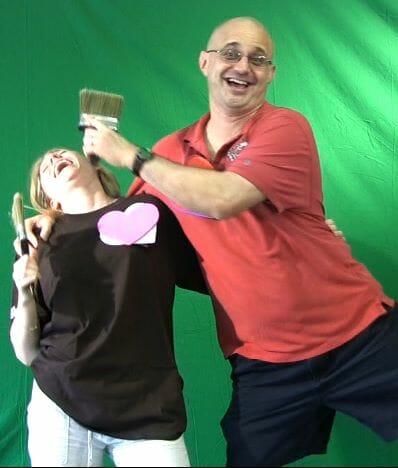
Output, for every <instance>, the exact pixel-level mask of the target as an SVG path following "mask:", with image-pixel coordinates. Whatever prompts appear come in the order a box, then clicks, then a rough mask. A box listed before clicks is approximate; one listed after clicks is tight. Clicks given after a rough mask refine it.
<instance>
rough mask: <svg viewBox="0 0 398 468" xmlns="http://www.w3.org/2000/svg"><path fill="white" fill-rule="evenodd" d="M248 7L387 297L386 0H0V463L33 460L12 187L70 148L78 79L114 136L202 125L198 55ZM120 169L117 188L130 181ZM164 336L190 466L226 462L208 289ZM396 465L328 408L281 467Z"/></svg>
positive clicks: (393, 126) (389, 14) (391, 95)
mask: <svg viewBox="0 0 398 468" xmlns="http://www.w3.org/2000/svg"><path fill="white" fill-rule="evenodd" d="M246 15H248V16H255V17H257V18H258V19H259V20H260V21H263V22H264V23H265V25H266V26H267V27H268V29H269V30H270V32H271V34H272V35H273V37H274V40H275V42H276V55H275V63H276V65H277V75H276V78H275V81H274V83H273V84H272V86H271V88H270V89H269V93H268V99H269V101H270V102H272V103H275V104H277V105H282V106H288V107H292V108H295V109H297V110H299V111H301V112H303V113H304V114H305V115H306V116H307V118H308V119H309V121H310V122H311V123H312V125H313V128H314V132H315V135H316V138H317V142H318V146H319V151H320V157H321V164H322V170H323V181H324V194H325V206H326V209H327V215H328V217H331V218H333V219H334V220H335V222H336V223H337V225H338V227H339V228H340V229H342V230H343V232H344V234H345V236H346V238H347V241H348V242H349V243H350V245H351V246H352V250H353V253H354V255H355V256H356V257H357V258H358V259H359V260H361V261H362V262H363V263H365V264H366V266H367V267H368V268H369V269H370V270H371V271H372V273H373V274H374V275H375V276H376V278H377V279H378V280H379V281H380V282H381V283H382V284H383V286H384V288H385V290H386V292H387V293H388V294H390V295H392V296H394V297H398V282H397V278H398V253H397V238H398V222H397V216H398V151H397V148H398V138H397V135H398V132H397V123H398V107H397V104H398V93H397V69H398V2H397V1H396V0H349V1H336V0H246V1H242V0H225V1H224V0H211V1H210V0H140V1H139V0H14V1H13V2H10V1H6V0H0V21H1V28H0V38H1V54H0V85H1V87H2V89H3V91H2V96H1V107H2V112H1V114H0V129H1V130H0V131H1V159H0V165H1V174H2V184H1V185H2V196H1V197H0V226H1V229H0V239H1V240H0V242H1V244H0V245H1V262H0V268H1V275H0V279H1V282H0V305H1V310H2V313H1V315H0V365H1V379H0V465H1V466H21V465H22V466H28V465H29V459H28V456H27V453H26V426H25V423H26V421H25V411H26V404H27V401H28V398H29V392H30V385H31V374H30V370H29V369H26V368H25V367H24V366H23V365H22V364H20V363H19V362H18V361H17V360H16V358H15V357H14V354H13V350H12V348H11V346H10V342H9V334H8V333H9V304H10V294H11V266H12V261H13V255H14V254H13V248H12V241H13V239H14V231H13V228H12V225H11V222H10V209H11V204H12V198H13V194H14V193H15V192H16V191H22V192H23V193H24V195H25V200H26V201H27V200H28V192H27V180H28V171H29V168H30V166H31V163H32V162H33V160H34V159H36V158H37V157H38V156H40V155H41V154H42V153H43V152H44V151H45V150H46V149H48V148H51V147H54V146H57V147H59V146H66V147H71V148H74V149H76V150H80V148H81V137H82V135H81V133H80V132H79V131H78V129H77V124H78V119H79V99H78V95H79V90H80V89H82V88H85V87H88V88H93V89H99V90H103V91H108V92H115V93H119V94H122V95H123V96H124V97H125V108H124V112H123V115H122V118H121V125H120V130H121V132H122V133H123V134H124V135H126V136H127V137H129V138H131V139H132V140H133V141H135V142H137V143H139V144H141V145H144V146H151V145H152V144H154V143H155V142H156V141H157V140H158V139H159V138H160V137H162V136H164V135H165V134H167V133H170V132H172V131H174V130H176V129H178V128H181V127H185V126H186V125H188V124H189V123H191V122H192V121H194V120H196V119H197V118H199V117H200V116H201V115H202V114H203V113H204V112H206V111H207V88H206V82H205V80H204V78H203V76H202V75H201V73H200V71H199V69H198V65H197V63H198V54H199V52H200V50H201V49H203V48H205V46H206V42H207V39H208V36H209V34H210V33H211V31H212V29H213V27H214V26H216V25H217V24H218V23H220V22H221V21H223V20H225V19H228V18H230V17H233V16H246ZM116 172H117V175H118V177H119V180H120V182H121V185H122V187H123V189H124V190H126V189H127V187H128V186H129V184H130V182H131V180H132V176H131V175H130V174H129V173H128V171H122V170H118V171H116ZM26 214H27V215H29V214H30V212H29V211H28V210H27V212H26ZM226 267H227V266H226ZM175 334H176V352H177V360H178V363H179V366H180V369H181V373H182V375H183V377H184V380H185V397H186V403H187V408H188V417H189V421H188V430H187V433H186V440H187V444H188V449H189V453H190V457H191V460H192V464H193V466H223V465H224V463H225V454H224V452H225V443H224V440H223V436H222V433H221V430H220V427H219V421H220V419H221V417H222V415H223V413H224V411H225V409H226V406H227V404H228V401H229V397H230V380H229V367H228V363H227V362H226V361H225V360H224V358H223V357H222V354H221V352H220V349H219V347H218V343H217V339H216V332H215V326H214V317H213V312H212V308H211V305H210V301H209V300H208V298H207V297H205V296H200V295H198V294H194V293H191V292H187V291H183V290H178V291H177V298H176V303H175ZM126 346H128V343H126ZM397 359H398V358H397ZM397 417H398V416H397ZM397 460H398V442H393V443H385V442H383V441H381V440H379V439H378V438H377V436H376V435H375V434H373V433H372V432H371V431H370V430H368V429H366V428H365V427H363V426H361V425H360V424H359V423H358V422H357V421H354V420H352V419H351V418H349V417H347V416H344V415H338V416H337V418H336V424H335V427H334V430H333V433H332V437H331V441H330V444H329V450H328V453H327V455H322V456H310V457H307V458H305V459H303V460H300V461H297V462H295V463H294V464H292V466H361V465H362V466H396V464H397ZM107 463H109V464H110V465H111V462H110V461H109V460H108V461H107Z"/></svg>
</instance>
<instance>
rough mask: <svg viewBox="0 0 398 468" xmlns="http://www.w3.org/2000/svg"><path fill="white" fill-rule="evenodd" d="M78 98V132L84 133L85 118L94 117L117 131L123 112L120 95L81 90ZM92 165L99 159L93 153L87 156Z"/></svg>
mask: <svg viewBox="0 0 398 468" xmlns="http://www.w3.org/2000/svg"><path fill="white" fill-rule="evenodd" d="M79 98H80V120H79V130H82V131H84V129H85V128H86V127H87V126H88V125H87V124H86V118H87V116H90V117H95V118H96V119H97V120H99V121H100V122H102V123H103V124H105V125H106V126H107V127H109V128H111V129H112V130H115V131H118V130H119V119H120V116H121V114H122V111H123V104H124V97H123V96H121V95H120V94H114V93H108V92H104V91H98V90H95V89H87V88H85V89H82V90H80V94H79ZM89 157H90V160H91V162H92V163H93V164H96V163H98V160H99V157H98V156H97V155H95V154H94V153H92V154H90V155H89Z"/></svg>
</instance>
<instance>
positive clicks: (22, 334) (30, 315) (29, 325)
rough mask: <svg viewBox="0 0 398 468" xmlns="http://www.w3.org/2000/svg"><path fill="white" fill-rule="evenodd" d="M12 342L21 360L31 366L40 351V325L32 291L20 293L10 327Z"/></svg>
mask: <svg viewBox="0 0 398 468" xmlns="http://www.w3.org/2000/svg"><path fill="white" fill-rule="evenodd" d="M10 338H11V343H12V346H13V348H14V352H15V355H16V357H17V358H18V360H19V361H21V362H22V363H23V364H25V365H26V366H30V364H31V362H32V361H33V359H34V358H35V357H36V356H37V354H38V352H39V349H40V348H39V338H40V326H39V320H38V316H37V309H36V304H35V301H34V298H33V296H32V294H31V293H30V291H24V292H23V293H20V294H19V301H18V306H17V308H16V310H15V316H14V319H13V322H12V324H11V329H10Z"/></svg>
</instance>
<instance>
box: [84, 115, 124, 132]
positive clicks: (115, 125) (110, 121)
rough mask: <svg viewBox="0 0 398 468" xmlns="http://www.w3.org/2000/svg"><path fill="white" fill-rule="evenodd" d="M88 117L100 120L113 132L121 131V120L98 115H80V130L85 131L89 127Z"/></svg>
mask: <svg viewBox="0 0 398 468" xmlns="http://www.w3.org/2000/svg"><path fill="white" fill-rule="evenodd" d="M87 117H94V118H95V119H97V120H99V121H100V122H102V123H103V124H105V125H106V126H107V127H108V128H110V129H111V130H115V131H116V132H117V131H118V129H119V119H117V118H116V117H108V116H106V115H96V114H85V113H81V114H80V121H79V130H84V129H85V128H86V127H87V126H88V125H87V123H86V118H87Z"/></svg>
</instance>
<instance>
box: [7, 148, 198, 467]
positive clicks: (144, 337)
mask: <svg viewBox="0 0 398 468" xmlns="http://www.w3.org/2000/svg"><path fill="white" fill-rule="evenodd" d="M31 202H32V204H33V206H34V207H35V208H36V209H37V210H38V211H39V212H46V213H48V212H51V213H52V214H53V215H54V216H55V218H56V220H55V224H54V227H53V230H52V233H51V236H50V239H49V241H48V242H39V246H38V249H37V250H35V249H31V252H30V254H29V255H22V256H17V259H16V261H15V264H14V270H13V280H14V294H13V304H12V315H11V316H12V321H11V329H10V337H11V342H12V345H13V347H14V351H15V354H16V356H17V358H18V359H19V360H20V361H21V362H22V363H24V364H25V365H26V366H30V368H31V370H32V373H33V378H34V380H33V387H32V395H31V400H30V402H29V405H28V449H29V455H30V458H31V463H32V466H104V465H103V463H104V461H103V456H104V453H105V452H107V453H108V454H109V456H110V457H111V459H112V460H113V461H114V463H115V464H116V466H190V465H189V458H188V454H187V450H186V446H185V443H184V436H183V434H184V431H185V429H186V410H185V405H184V400H183V393H182V389H183V381H182V378H181V376H180V374H179V372H178V369H177V367H176V361H175V355H174V347H173V325H172V323H173V322H172V309H173V301H174V295H175V286H176V285H178V286H180V287H183V288H187V289H192V290H196V291H199V292H202V293H207V290H206V287H205V284H204V281H203V278H202V275H201V273H200V268H199V265H198V262H197V258H196V255H195V253H194V251H193V249H192V247H191V245H190V243H189V242H188V241H187V239H186V238H185V236H184V234H183V232H182V230H181V228H180V226H179V224H178V222H177V221H176V219H175V217H174V215H173V214H172V213H171V211H169V209H168V208H167V207H166V206H165V205H164V204H163V203H162V202H161V201H159V200H158V199H157V198H155V197H153V196H150V195H138V196H133V197H127V198H125V197H121V196H120V195H119V186H118V183H117V180H116V179H115V177H114V176H113V175H112V174H111V173H110V172H109V171H108V170H106V169H105V168H103V167H102V166H99V165H93V164H91V163H90V162H89V161H88V159H86V158H85V157H84V156H82V155H81V154H79V153H77V152H74V151H70V150H67V149H53V150H50V151H47V152H46V153H45V154H44V156H42V157H41V158H40V159H39V160H38V161H37V162H36V163H35V164H34V166H33V168H32V175H31ZM32 286H33V287H32Z"/></svg>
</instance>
